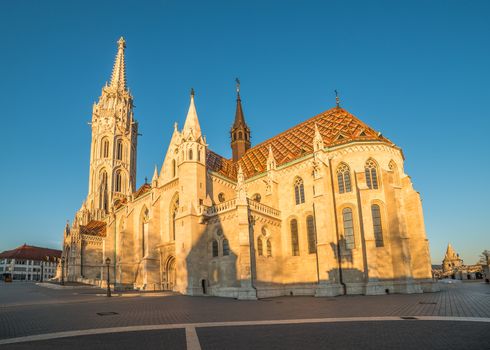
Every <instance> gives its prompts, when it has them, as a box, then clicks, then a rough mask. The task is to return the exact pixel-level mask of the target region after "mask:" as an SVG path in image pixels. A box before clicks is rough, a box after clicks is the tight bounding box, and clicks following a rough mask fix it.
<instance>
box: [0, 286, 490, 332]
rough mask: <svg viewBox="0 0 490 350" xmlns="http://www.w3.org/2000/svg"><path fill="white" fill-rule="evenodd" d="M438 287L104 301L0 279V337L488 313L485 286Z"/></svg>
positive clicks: (489, 289)
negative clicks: (316, 294) (310, 294)
mask: <svg viewBox="0 0 490 350" xmlns="http://www.w3.org/2000/svg"><path fill="white" fill-rule="evenodd" d="M441 288H442V291H441V292H438V293H431V294H412V295H401V294H393V295H384V296H341V297H332V298H314V297H280V298H272V299H263V300H258V301H237V300H234V299H225V298H215V297H188V296H181V295H168V296H161V294H153V295H152V294H145V295H144V296H137V295H136V296H131V297H129V296H126V297H124V296H122V297H113V298H106V297H104V296H97V293H103V291H101V290H98V289H93V288H79V289H70V290H53V289H48V288H43V287H39V286H36V285H34V284H22V285H21V284H15V283H14V284H2V285H0V303H1V304H0V339H4V338H11V337H21V336H26V335H33V334H43V333H51V332H59V331H67V330H78V329H91V328H105V327H123V326H130V325H149V324H168V323H199V322H219V321H245V320H279V319H301V318H330V317H374V316H456V317H486V318H490V285H488V284H484V283H480V282H468V283H461V284H450V285H441ZM21 291H23V292H22V293H21ZM21 294H24V298H21V297H20V295H21ZM26 294H27V295H28V298H27V300H26ZM22 300H24V301H23V302H22ZM100 312H116V313H117V315H109V316H99V315H97V313H100Z"/></svg>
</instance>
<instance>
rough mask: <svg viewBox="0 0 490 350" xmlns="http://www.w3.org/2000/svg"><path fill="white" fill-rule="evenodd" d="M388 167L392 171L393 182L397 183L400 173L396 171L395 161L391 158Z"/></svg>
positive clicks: (398, 182)
mask: <svg viewBox="0 0 490 350" xmlns="http://www.w3.org/2000/svg"><path fill="white" fill-rule="evenodd" d="M388 168H389V169H390V170H391V171H392V172H393V184H395V185H399V184H400V174H399V173H398V167H397V166H396V163H395V162H394V161H393V160H391V161H390V163H389V164H388Z"/></svg>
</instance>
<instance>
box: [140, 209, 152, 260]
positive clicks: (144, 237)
mask: <svg viewBox="0 0 490 350" xmlns="http://www.w3.org/2000/svg"><path fill="white" fill-rule="evenodd" d="M149 221H150V211H149V210H148V208H145V209H144V210H143V215H142V219H141V256H142V257H145V256H146V255H147V254H148V247H147V246H148V244H147V241H148V224H149Z"/></svg>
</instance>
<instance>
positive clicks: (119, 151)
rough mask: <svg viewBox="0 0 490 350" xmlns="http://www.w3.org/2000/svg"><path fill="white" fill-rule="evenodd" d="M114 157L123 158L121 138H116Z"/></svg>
mask: <svg viewBox="0 0 490 350" xmlns="http://www.w3.org/2000/svg"><path fill="white" fill-rule="evenodd" d="M116 159H117V160H122V159H123V142H122V141H121V140H117V148H116Z"/></svg>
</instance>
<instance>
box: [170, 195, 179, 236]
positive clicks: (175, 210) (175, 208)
mask: <svg viewBox="0 0 490 350" xmlns="http://www.w3.org/2000/svg"><path fill="white" fill-rule="evenodd" d="M178 209H179V197H178V196H177V197H176V198H175V199H174V201H173V202H172V205H171V207H170V213H171V216H170V220H171V227H170V231H171V232H170V239H171V240H172V241H175V229H176V221H177V213H178Z"/></svg>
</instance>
